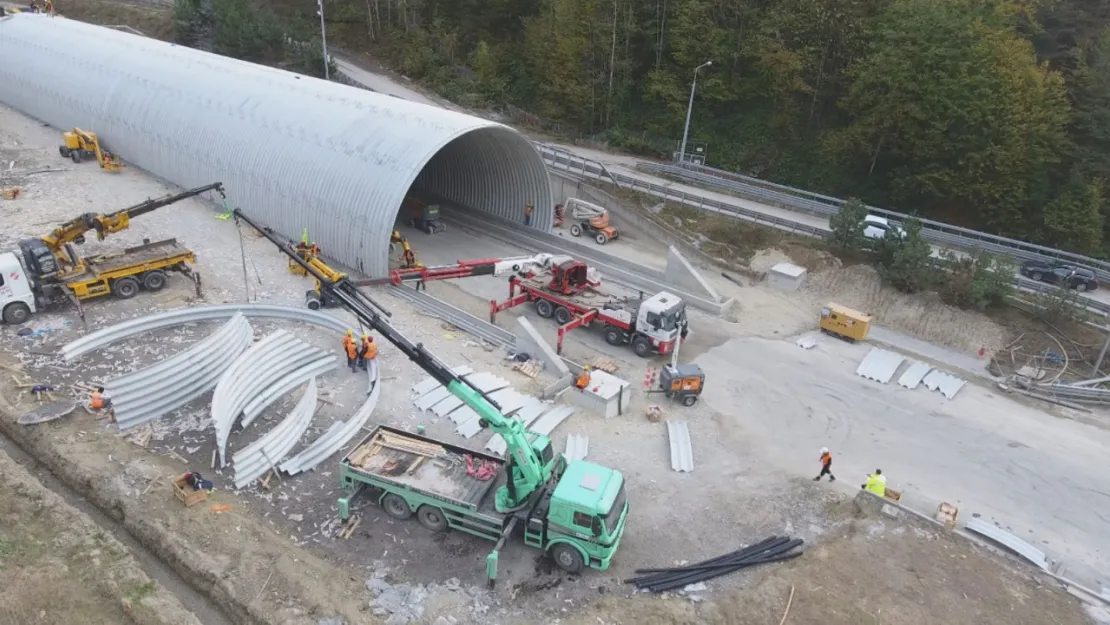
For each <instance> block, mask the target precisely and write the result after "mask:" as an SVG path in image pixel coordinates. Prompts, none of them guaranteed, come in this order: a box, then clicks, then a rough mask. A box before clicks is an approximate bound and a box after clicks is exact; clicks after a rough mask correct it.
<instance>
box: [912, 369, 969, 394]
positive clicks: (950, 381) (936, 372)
mask: <svg viewBox="0 0 1110 625" xmlns="http://www.w3.org/2000/svg"><path fill="white" fill-rule="evenodd" d="M922 381H923V382H924V383H925V386H926V387H927V388H928V389H929V390H930V391H940V392H941V394H942V395H944V396H945V397H947V398H948V399H952V398H953V397H955V396H956V393H959V392H960V389H962V388H963V387H964V384H965V382H964V381H963V379H962V378H957V377H956V376H954V375H949V374H947V373H945V372H943V371H941V370H940V369H933V370H932V371H931V372H930V373H929V375H927V376H925V379H924V380H922Z"/></svg>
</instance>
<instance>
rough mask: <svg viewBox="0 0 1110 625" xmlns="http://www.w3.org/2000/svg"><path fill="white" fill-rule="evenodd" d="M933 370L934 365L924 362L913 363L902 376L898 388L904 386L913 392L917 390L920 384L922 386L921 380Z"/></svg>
mask: <svg viewBox="0 0 1110 625" xmlns="http://www.w3.org/2000/svg"><path fill="white" fill-rule="evenodd" d="M932 370H933V366H932V365H929V364H926V363H923V362H911V363H910V366H909V367H907V368H906V371H905V372H904V373H903V374H902V377H900V378H898V386H904V387H906V388H908V389H910V390H911V391H912V390H913V389H915V388H917V385H918V384H921V380H922V378H924V377H925V374H927V373H929V372H930V371H932Z"/></svg>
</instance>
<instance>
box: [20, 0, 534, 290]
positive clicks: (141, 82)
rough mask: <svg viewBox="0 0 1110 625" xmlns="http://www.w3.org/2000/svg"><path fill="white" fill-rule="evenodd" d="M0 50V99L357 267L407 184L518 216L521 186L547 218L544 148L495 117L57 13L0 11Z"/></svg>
mask: <svg viewBox="0 0 1110 625" xmlns="http://www.w3.org/2000/svg"><path fill="white" fill-rule="evenodd" d="M0 58H2V59H6V61H5V62H4V63H2V64H0V101H2V102H4V103H5V104H7V105H9V106H11V107H13V108H15V109H17V110H19V111H22V112H23V113H25V114H27V115H30V116H32V117H35V118H37V119H39V120H42V121H43V122H46V123H47V124H50V125H51V126H55V127H58V128H71V127H74V126H77V127H81V128H85V129H87V130H92V131H95V132H96V133H97V134H98V135H99V136H100V137H101V138H102V140H103V143H104V145H105V147H107V148H108V149H110V150H112V151H114V152H118V153H119V154H120V156H121V157H122V158H123V159H124V162H126V163H130V164H133V165H135V166H137V167H140V168H142V169H145V170H146V171H149V172H150V173H152V174H154V175H156V176H159V177H161V178H164V179H166V180H168V181H170V182H173V183H175V184H177V185H180V186H182V187H186V188H191V187H195V186H199V185H201V184H207V183H209V182H211V181H212V180H220V181H222V182H224V184H225V185H226V186H227V191H228V199H229V201H230V202H231V204H232V205H234V206H238V207H240V208H242V209H243V210H244V211H246V212H247V214H249V215H251V216H253V217H256V218H257V219H259V220H261V221H263V222H265V223H266V224H267V225H270V226H272V227H273V228H274V229H275V230H277V231H279V232H281V233H283V234H285V235H286V236H289V237H291V238H300V234H301V229H302V228H308V230H309V233H310V234H311V236H312V238H313V239H315V240H316V242H318V243H319V244H320V245H321V247H322V248H323V249H324V252H325V253H326V254H327V255H328V256H329V257H332V258H335V259H336V260H338V261H339V262H342V263H344V264H346V265H348V266H350V267H352V268H355V269H358V270H360V271H362V272H363V273H367V274H370V275H385V274H386V273H387V272H388V243H389V233H390V231H392V229H393V225H394V221H395V219H396V217H397V213H398V210H399V208H400V206H401V201H402V200H403V199H404V197H405V195H406V194H407V193H409V190H410V187H412V194H413V195H415V196H423V197H437V196H438V197H440V198H443V199H445V200H447V202H448V203H454V204H458V205H461V206H465V207H469V208H472V209H478V210H483V211H487V212H491V213H494V214H496V215H498V216H499V217H503V218H507V219H512V220H514V221H517V222H523V221H524V206H525V204H526V203H527V202H529V201H531V202H533V204H534V206H535V213H534V216H533V225H541V224H542V227H544V228H548V227H550V224H551V222H552V217H553V203H552V195H551V182H550V180H549V179H548V176H547V171H546V169H545V167H544V162H543V159H542V157H541V156H540V154H539V153H538V152H537V151H536V149H535V148H534V147H533V146H532V144H531V142H529V141H528V140H527V139H526V138H525V137H524V136H523V135H521V134H520V133H519V132H517V131H515V130H513V129H511V128H509V127H507V126H503V125H501V124H496V123H493V122H489V121H486V120H483V119H479V118H477V117H472V116H469V115H463V114H460V113H455V112H453V111H447V110H444V109H439V108H435V107H431V106H426V105H423V104H418V103H415V102H408V101H405V100H401V99H398V98H393V97H389V96H386V95H382V94H377V93H372V92H369V91H365V90H362V89H356V88H354V87H348V86H346V85H340V84H337V83H330V82H327V81H324V80H319V79H316V78H309V77H306V76H299V75H297V74H293V73H290V72H286V71H283V70H278V69H273V68H269V67H263V66H261V65H255V64H253V63H246V62H244V61H237V60H235V59H231V58H227V57H223V56H219V55H215V54H210V53H207V52H201V51H198V50H193V49H191V48H186V47H183V46H176V45H173V44H169V43H166V42H163V41H158V40H156V39H149V38H146V37H140V36H137V35H131V34H128V33H124V32H120V31H116V30H112V29H109V28H102V27H99V26H93V25H90V24H85V23H83V22H77V21H73V20H67V19H65V18H61V17H54V18H51V17H47V16H44V15H33V14H19V15H13V16H10V17H5V18H0ZM59 158H61V157H59ZM414 183H415V184H414Z"/></svg>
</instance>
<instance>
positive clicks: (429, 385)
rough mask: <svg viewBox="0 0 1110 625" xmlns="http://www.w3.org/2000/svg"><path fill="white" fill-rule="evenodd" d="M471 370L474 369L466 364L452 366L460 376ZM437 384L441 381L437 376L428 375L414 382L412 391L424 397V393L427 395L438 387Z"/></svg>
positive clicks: (452, 369)
mask: <svg viewBox="0 0 1110 625" xmlns="http://www.w3.org/2000/svg"><path fill="white" fill-rule="evenodd" d="M471 371H473V369H471V368H470V367H468V366H466V365H459V366H457V367H451V372H452V373H454V374H455V375H458V376H465V375H469V374H470V372H471ZM437 386H440V384H439V382H438V381H437V380H436V379H435V378H432V377H428V378H424V379H423V380H421V381H419V382H417V383H416V384H414V385H413V387H412V392H413V394H414V395H416V396H417V397H422V396H424V395H427V394H428V393H431V392H432V391H433V390H435V389H436V387H437Z"/></svg>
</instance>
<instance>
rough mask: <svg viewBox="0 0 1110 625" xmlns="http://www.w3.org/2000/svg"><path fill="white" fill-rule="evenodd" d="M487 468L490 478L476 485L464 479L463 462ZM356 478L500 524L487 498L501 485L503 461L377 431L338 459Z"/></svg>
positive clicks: (399, 432)
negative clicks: (490, 468) (490, 467)
mask: <svg viewBox="0 0 1110 625" xmlns="http://www.w3.org/2000/svg"><path fill="white" fill-rule="evenodd" d="M467 455H469V456H470V457H471V458H472V459H474V460H481V461H484V462H492V463H494V464H495V465H496V466H497V471H496V473H495V474H494V477H493V478H491V479H488V480H485V481H483V480H479V479H477V478H475V477H471V476H469V475H467V473H466V456H467ZM342 462H343V464H345V465H347V468H348V469H349V470H350V471H352V472H353V473H354V474H356V475H363V476H366V477H369V478H372V479H373V480H375V481H378V480H380V481H383V482H389V483H391V484H395V485H397V486H400V487H401V488H405V489H409V490H413V491H417V492H420V493H422V494H424V495H425V496H428V497H432V498H434V499H438V500H441V501H444V502H447V503H451V504H453V505H456V506H459V507H462V508H465V509H466V510H468V511H469V512H471V513H474V514H479V515H482V516H486V517H489V518H490V519H491V520H497V521H501V520H503V519H504V518H505V516H506V515H504V514H501V513H498V512H497V511H496V510H495V508H494V501H493V500H494V498H493V496H492V495H491V494H490V493H492V492H494V491H496V490H497V487H498V486H499V485H501V484H503V483H504V481H505V471H504V470H503V467H504V461H503V460H502V459H501V458H498V457H497V456H491V455H489V454H485V453H482V452H477V451H473V450H470V449H465V448H463V447H456V446H454V445H450V444H447V443H444V442H442V441H438V440H434V439H430V438H426V437H423V436H419V435H415V434H410V433H408V432H404V431H402V430H396V429H393V428H390V427H388V426H378V427H377V428H375V429H374V430H373V431H372V432H371V433H370V434H369V435H368V436H367V437H366V438H364V439H363V440H362V442H360V443H359V445H358V446H357V447H355V449H354V450H353V451H351V453H349V454H348V455H347V457H345V458H344V459H343V461H342Z"/></svg>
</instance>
